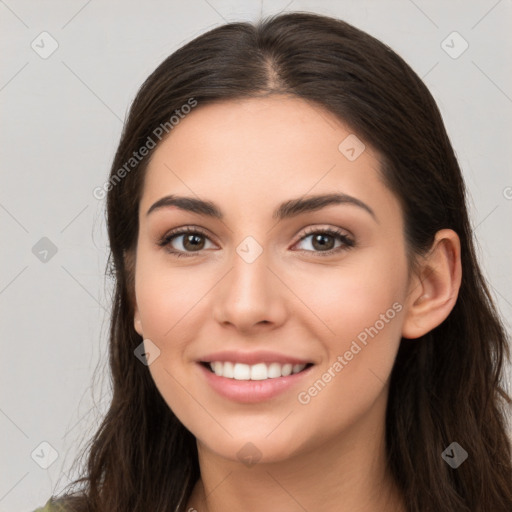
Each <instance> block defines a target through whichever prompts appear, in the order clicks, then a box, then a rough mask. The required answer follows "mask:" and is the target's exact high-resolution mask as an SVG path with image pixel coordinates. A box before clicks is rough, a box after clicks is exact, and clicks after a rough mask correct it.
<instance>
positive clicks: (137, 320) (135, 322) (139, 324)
mask: <svg viewBox="0 0 512 512" xmlns="http://www.w3.org/2000/svg"><path fill="white" fill-rule="evenodd" d="M133 327H134V328H135V331H137V333H138V334H140V335H141V336H142V337H144V336H143V334H142V322H141V321H140V315H139V309H138V308H137V307H135V314H134V317H133Z"/></svg>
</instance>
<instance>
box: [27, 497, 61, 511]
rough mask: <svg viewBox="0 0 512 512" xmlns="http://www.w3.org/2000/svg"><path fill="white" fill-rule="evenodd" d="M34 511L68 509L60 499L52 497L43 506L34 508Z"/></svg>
mask: <svg viewBox="0 0 512 512" xmlns="http://www.w3.org/2000/svg"><path fill="white" fill-rule="evenodd" d="M34 512H66V509H65V508H64V505H63V504H62V502H61V501H60V500H55V499H54V498H50V499H49V500H48V501H47V502H46V503H45V504H44V505H43V506H42V507H39V508H38V509H36V510H34Z"/></svg>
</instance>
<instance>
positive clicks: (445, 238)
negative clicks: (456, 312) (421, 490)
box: [134, 96, 461, 512]
mask: <svg viewBox="0 0 512 512" xmlns="http://www.w3.org/2000/svg"><path fill="white" fill-rule="evenodd" d="M351 133H352V132H351V130H350V128H349V127H348V126H346V125H345V124H344V123H342V122H341V121H339V120H338V119H337V118H335V117H334V116H333V115H332V114H331V113H329V112H327V111H325V110H322V109H320V108H319V107H318V106H315V105H312V104H310V103H308V102H305V101H304V100H301V99H297V98H293V97H288V96H269V97H265V98H257V99H248V100H240V101H232V100H230V101H228V102H223V103H219V104H215V105H204V106H201V105H199V106H198V107H197V108H196V109H195V110H193V111H192V112H191V113H190V114H189V115H187V116H186V118H185V119H184V120H182V121H181V122H180V123H179V125H177V126H176V127H175V128H174V129H173V131H172V132H171V133H170V135H169V136H168V137H167V138H166V139H164V140H163V141H162V142H161V143H160V145H159V146H158V147H157V148H156V149H155V152H154V154H153V156H152V158H151V161H150V164H149V166H148V169H147V175H146V179H145V184H144V189H143V194H142V198H141V202H140V209H139V237H138V244H137V248H136V264H135V298H136V307H135V317H134V326H135V329H136V330H137V332H138V333H139V334H140V335H141V336H142V337H143V339H150V340H151V342H152V343H154V344H155V345H157V346H158V348H159V350H160V355H159V357H157V358H156V359H155V360H154V361H153V362H152V363H151V364H150V366H149V371H150V372H151V376H152V378H153V379H154V382H155V384H156V386H157V388H158V390H159V391H160V393H161V394H162V396H163V398H164V399H165V401H166V402H167V404H168V405H169V407H170V408H171V409H172V410H173V411H174V413H175V414H176V416H177V417H178V418H179V419H180V421H181V422H182V423H183V424H184V425H185V426H186V427H187V428H188V429H189V430H190V431H191V432H192V433H193V434H194V436H195V437H196V439H197V446H198V453H199V463H200V468H201V478H200V480H199V481H198V482H197V484H196V486H195V488H194V491H193V493H192V496H191V498H190V500H189V502H188V506H187V510H188V509H189V508H194V509H196V510H197V511H199V512H203V511H210V512H217V511H225V510H232V511H242V510H243V511H244V512H256V511H265V512H267V511H268V510H280V511H285V512H296V511H303V510H308V511H313V510H333V511H334V510H336V511H351V512H353V511H360V512H363V511H365V512H366V511H368V512H369V511H380V512H382V511H384V512H386V511H394V512H395V511H397V510H404V508H403V500H402V496H401V494H400V492H399V491H398V489H397V486H396V485H395V483H394V482H393V479H392V478H391V476H390V474H389V472H388V470H387V468H386V464H385V445H384V434H385V430H384V419H385V412H386V404H387V399H388V389H389V388H388V385H389V376H390V373H391V370H392V367H393V363H394V360H395V356H396V353H397V350H398V347H399V344H400V340H401V337H402V336H403V337H406V338H417V337H419V336H421V335H423V334H425V333H426V332H428V331H430V330H432V329H433V328H434V327H436V326H437V325H439V324H440V323H441V322H442V321H443V320H444V319H445V318H446V317H447V316H448V314H449V313H450V311H451V309H452V308H453V306H454V304H455V301H456V298H457V293H458V290H459V287H460V279H461V267H460V243H459V239H458V237H457V235H456V233H454V232H453V231H451V230H442V231H440V232H438V233H437V236H436V239H435V242H434V244H433V246H432V250H431V252H430V253H429V254H428V255H427V256H426V257H424V258H421V259H420V260H419V263H420V267H419V270H418V272H417V273H409V268H408V265H407V260H406V246H405V240H404V236H403V226H404V223H403V218H402V211H401V208H400V205H399V202H398V199H397V198H396V196H395V195H394V194H393V193H392V192H391V191H390V190H389V189H388V188H387V187H386V186H385V185H384V183H383V181H382V179H381V177H380V174H379V159H378V154H377V153H376V152H375V151H374V150H372V148H371V147H370V146H369V145H368V144H366V149H365V150H364V151H363V152H362V153H361V154H360V156H359V157H358V158H357V159H356V160H354V161H350V160H349V159H347V158H346V157H345V155H344V154H342V153H341V152H340V151H339V150H338V146H339V144H340V142H341V141H343V140H344V139H345V138H346V137H347V136H348V135H349V134H351ZM333 192H337V193H345V194H349V195H350V196H353V197H355V198H357V199H359V200H360V201H363V202H364V203H365V204H366V205H368V206H369V207H370V208H371V209H372V210H373V211H374V213H375V217H376V219H374V218H373V217H372V216H371V215H370V214H369V213H368V212H367V211H365V210H364V209H363V208H359V207H357V206H354V205H350V204H342V205H339V204H338V205H330V206H327V207H325V208H323V209H321V210H318V211H315V212H307V213H303V214H301V215H299V216H296V217H294V218H290V219H285V220H281V221H279V222H277V221H276V220H274V219H273V218H272V212H273V210H274V208H276V207H277V206H278V205H279V204H280V203H282V202H283V201H286V200H289V199H292V198H300V197H303V196H309V195H314V194H322V193H333ZM168 194H178V195H186V196H193V197H199V198H201V199H203V200H210V201H213V202H214V203H216V204H217V205H218V206H219V207H220V208H221V210H222V211H223V212H224V215H225V218H224V220H222V221H221V220H218V219H213V218H208V217H205V216H201V215H198V214H195V213H190V212H185V211H180V210H179V209H177V208H176V207H168V208H163V209H159V210H156V211H154V212H153V213H151V214H150V215H147V214H146V212H147V211H148V209H149V208H150V206H151V205H152V204H153V203H154V202H156V201H157V200H159V199H160V198H161V197H163V196H165V195H168ZM182 226H194V227H200V228H203V230H205V231H206V232H207V237H206V238H200V241H201V242H202V243H203V244H204V245H203V246H202V249H201V250H200V251H196V252H194V247H193V246H192V245H191V244H188V245H187V244H186V243H185V242H186V240H185V238H186V237H185V236H177V237H176V238H175V239H174V241H172V248H174V249H175V250H177V251H182V252H187V251H188V254H192V256H190V257H182V258H177V257H175V256H173V255H172V254H170V253H169V252H167V251H166V248H165V247H162V246H159V245H158V241H159V240H160V239H161V238H163V237H164V236H165V235H166V234H167V233H169V232H170V231H171V229H174V228H177V227H182ZM310 227H315V228H318V231H320V232H322V228H323V229H325V228H335V229H336V228H338V229H339V230H341V231H342V232H343V233H344V234H346V235H347V236H350V237H351V238H352V239H353V240H354V241H355V246H354V247H351V248H348V249H345V250H342V251H339V252H337V253H334V254H332V255H330V256H327V257H322V254H321V252H322V251H323V250H324V251H325V250H327V249H329V248H333V247H339V246H341V245H342V243H341V242H340V241H338V240H337V239H336V238H335V237H334V238H328V239H327V243H328V244H329V243H330V244H331V245H328V247H327V248H326V249H322V247H321V246H319V245H314V244H313V238H314V236H311V235H310V236H309V237H307V238H306V239H304V240H302V241H300V239H301V238H302V237H303V236H304V230H305V229H306V228H310ZM247 236H252V237H253V238H254V239H255V240H256V241H257V243H258V244H259V246H260V247H261V249H262V250H263V252H262V253H261V254H260V255H259V257H258V258H256V260H255V261H254V262H252V263H247V262H246V261H245V260H244V259H243V258H241V257H240V256H239V255H238V253H237V252H236V249H237V247H238V246H239V244H240V243H241V242H242V241H243V240H244V239H245V238H246V237H247ZM301 250H302V252H301ZM395 303H398V304H399V305H400V306H401V310H400V311H399V312H397V313H396V314H395V315H394V317H393V319H392V320H389V321H388V322H387V323H385V325H384V327H383V328H381V329H380V330H379V331H378V334H377V335H375V336H374V337H373V338H369V340H368V343H367V345H366V346H364V347H363V348H362V350H361V351H360V352H358V353H357V355H355V356H354V357H353V359H352V360H351V361H349V362H348V364H347V365H346V366H344V367H343V369H342V370H341V371H340V372H338V373H337V374H336V377H334V378H332V379H331V381H330V382H329V383H328V384H327V385H326V386H325V387H324V388H323V389H322V391H321V392H319V393H318V394H317V395H316V396H314V397H312V398H311V400H310V401H309V403H307V404H302V403H299V401H298V394H299V392H301V391H305V390H306V391H307V390H308V388H309V387H310V386H312V385H313V384H314V382H315V381H317V380H318V379H320V378H322V375H323V374H324V373H325V372H326V371H327V370H328V368H329V367H332V366H333V363H334V362H335V361H336V360H337V357H338V356H339V355H343V354H344V353H345V352H346V351H347V350H349V348H350V346H351V343H352V342H353V341H354V340H356V339H357V336H358V334H360V333H361V332H362V331H364V329H365V328H368V327H370V326H374V325H375V324H376V321H377V320H379V318H381V317H380V315H381V314H385V313H386V311H387V310H389V309H390V308H392V305H393V304H395ZM146 343H147V342H146ZM223 349H238V350H244V351H250V350H258V349H266V350H273V351H276V352H280V353H283V354H288V355H294V356H297V357H300V358H304V359H307V360H309V361H311V362H314V363H315V366H314V367H313V369H312V372H311V375H310V376H308V377H307V378H305V379H303V380H302V381H301V383H300V385H299V386H297V387H294V388H293V389H292V390H288V391H286V392H284V393H282V394H280V395H279V396H277V397H275V398H273V399H271V400H267V401H264V402H261V403H256V404H240V403H236V402H233V401H230V400H228V399H226V398H224V397H222V396H220V395H218V394H217V393H216V392H215V391H214V390H213V389H211V388H210V386H209V385H208V383H207V382H206V380H205V378H204V376H203V375H202V373H201V371H200V368H199V367H198V364H197V362H196V361H197V360H198V359H200V358H201V356H204V355H206V354H208V353H211V352H213V351H218V350H223ZM248 442H250V443H252V444H253V445H255V446H256V447H257V449H258V450H259V452H260V454H261V458H260V460H259V461H258V462H257V463H255V464H253V465H250V466H248V465H246V464H244V463H243V462H242V461H241V460H240V459H239V457H238V455H237V452H238V451H239V450H240V449H241V448H242V447H243V446H244V445H246V443H248Z"/></svg>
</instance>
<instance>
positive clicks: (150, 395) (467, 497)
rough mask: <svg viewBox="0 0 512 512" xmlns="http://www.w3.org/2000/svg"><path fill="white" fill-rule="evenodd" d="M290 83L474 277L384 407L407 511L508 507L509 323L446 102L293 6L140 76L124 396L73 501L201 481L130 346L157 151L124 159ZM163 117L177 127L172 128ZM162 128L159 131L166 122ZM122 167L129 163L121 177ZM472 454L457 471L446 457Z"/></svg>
mask: <svg viewBox="0 0 512 512" xmlns="http://www.w3.org/2000/svg"><path fill="white" fill-rule="evenodd" d="M272 93H286V94H291V95H294V96H296V97H299V98H302V99H304V100H306V101H308V102H311V103H312V104H315V105H318V106H319V107H323V108H325V109H327V110H328V111H330V112H332V113H334V114H335V115H337V116H338V118H339V119H341V120H342V121H343V122H344V123H346V124H347V125H348V126H350V127H351V129H352V131H353V132H354V133H356V134H357V135H358V137H359V138H360V139H361V140H363V141H366V142H367V143H368V144H370V145H371V146H372V147H373V148H375V149H376V150H377V151H378V153H380V156H381V173H382V176H383V179H384V180H385V182H386V184H387V185H388V186H389V188H390V189H391V190H392V191H393V192H394V193H395V194H396V196H397V197H398V199H399V201H400V203H401V206H402V210H403V215H404V221H405V233H404V235H405V238H406V242H407V246H408V250H409V252H410V254H411V255H412V257H413V258H414V257H415V256H418V255H421V254H424V253H425V251H427V250H428V249H429V248H430V246H431V244H432V242H433V239H434V235H435V233H436V232H437V231H438V230H440V229H442V228H450V229H453V230H454V231H456V232H457V233H458V235H459V237H460V241H461V258H462V269H463V276H462V284H461V287H460V292H459V296H458V300H457V302H456V304H455V306H454V308H453V310H452V312H451V314H450V315H449V317H448V318H447V319H446V320H445V321H444V322H443V323H442V324H441V325H439V326H438V327H437V328H435V329H434V330H432V331H431V332H429V333H428V334H427V335H425V336H423V337H422V338H420V339H416V340H406V339H402V341H401V345H400V349H399V352H398V356H397V359H396V362H395V365H394V368H393V370H392V374H391V384H390V390H389V401H388V409H387V414H386V444H387V454H388V464H389V467H390V470H391V471H392V474H393V475H394V477H395V479H396V481H397V483H398V485H399V487H400V489H401V491H402V493H403V496H404V498H405V503H406V507H407V510H409V511H411V512H419V511H421V512H426V511H432V512H444V511H446V512H448V511H449V512H462V511H467V512H476V511H489V512H506V511H508V512H510V511H511V510H512V455H511V444H510V440H509V438H508V436H507V417H506V408H508V407H509V406H510V404H511V403H512V401H511V399H510V397H509V396H508V394H507V392H506V391H507V390H506V389H505V388H504V386H505V383H504V382H503V377H504V372H503V366H504V364H505V363H506V361H507V359H509V358H510V351H509V347H508V340H507V336H506V332H505V329H504V327H503V324H502V323H501V321H500V318H499V316H498V313H497V311H496V309H495V306H494V304H493V300H492V297H491V294H490V293H489V288H488V286H487V284H486V282H485V280H484V277H483V276H482V273H481V271H480V269H479V266H478V262H477V258H476V255H475V250H474V241H473V232H472V230H471V226H470V222H469V219H468V213H467V208H466V192H465V185H464V182H463V179H462V175H461V170H460V168H459V165H458V163H457V160H456V157H455V155H454V151H453V149H452V146H451V144H450V141H449V139H448V135H447V133H446V130H445V127H444V125H443V122H442V118H441V115H440V113H439V110H438V108H437V106H436V103H435V101H434V99H433V97H432V95H431V94H430V93H429V91H428V89H427V88H426V86H425V85H424V83H423V82H422V81H421V79H420V78H419V77H418V76H417V75H416V74H415V73H414V72H413V71H412V69H411V68H410V67H409V66H408V65H407V64H406V63H405V62H404V61H403V60H402V58H400V57H399V56H398V55H397V54H396V53H394V52H393V51H392V50H391V49H390V48H389V47H388V46H386V45H385V44H383V43H381V42H380V41H378V40H377V39H375V38H373V37H371V36H370V35H368V34H366V33H365V32H362V31H361V30H358V29H356V28H355V27H353V26H351V25H349V24H347V23H345V22H343V21H340V20H337V19H334V18H329V17H325V16H320V15H316V14H310V13H299V12H296V13H288V14H283V15H277V16H273V17H269V18H266V19H265V20H262V21H260V22H259V23H257V24H254V25H253V24H250V23H229V24H226V25H223V26H220V27H218V28H215V29H213V30H210V31H209V32H207V33H205V34H203V35H201V36H199V37H197V38H196V39H194V40H193V41H191V42H189V43H187V44H186V45H184V46H183V47H181V48H180V49H178V50H177V51H176V52H175V53H173V54H172V55H170V56H169V57H168V58H167V59H165V60H164V62H162V64H161V65H159V66H158V68H157V69H156V70H155V71H154V72H153V73H152V74H151V75H150V76H149V77H148V78H147V80H146V81H145V82H144V84H143V85H142V86H141V88H140V90H139V92H138V94H137V96H136V98H135V100H134V102H133V104H132V106H131V110H130V112H129V116H128V119H127V121H126V124H125V127H124V131H123V133H122V136H121V140H120V143H119V147H118V149H117V152H116V155H115V158H114V161H113V165H112V169H111V173H110V178H109V184H108V187H106V189H105V190H108V195H107V217H108V235H109V240H110V249H111V254H110V257H109V261H108V267H107V270H108V272H109V273H110V274H111V276H112V277H113V278H114V280H115V294H114V296H113V308H112V317H111V324H110V352H109V363H110V369H111V373H112V386H113V397H112V402H111V404H110V408H109V410H108V412H107V414H106V415H105V417H104V419H103V422H102V424H101V426H100V427H99V429H98V431H97V432H96V433H95V435H94V436H93V438H92V439H91V441H90V443H89V445H88V446H87V464H86V465H85V467H84V472H83V473H82V475H83V476H82V477H81V478H79V479H77V480H75V482H73V483H72V484H71V485H70V489H71V487H73V488H74V489H73V490H74V492H73V493H71V492H68V493H67V494H66V496H65V500H64V502H65V503H67V504H68V506H69V509H70V510H77V511H90V512H148V511H151V512H164V511H165V512H168V511H179V512H181V511H184V510H185V506H186V504H187V500H188V498H189V496H190V493H191V490H192V488H193V486H194V484H195V482H196V481H197V479H198V478H199V466H198V457H197V449H196V443H195V438H194V436H193V435H192V434H191V433H190V432H189V431H188V430H187V429H186V428H185V427H184V426H183V425H182V424H181V423H180V421H179V420H178V419H177V418H176V416H175V415H174V414H173V412H172V410H170V409H169V407H168V406H167V404H166V403H165V402H164V400H163V398H162V397H161V395H160V394H159V392H158V390H157V388H156V386H155V384H154V382H153V380H152V378H151V376H150V373H149V370H148V367H147V366H145V365H143V364H141V363H140V361H139V360H138V359H137V358H136V357H135V356H134V349H135V348H136V347H137V346H138V345H139V344H140V343H141V341H142V339H141V337H140V336H139V335H138V334H137V333H136V331H135V330H134V326H133V314H134V308H133V286H134V281H133V271H134V253H135V247H136V242H137V236H138V207H139V201H140V198H141V193H142V189H143V183H144V173H145V169H146V167H147V163H148V159H149V157H150V156H151V154H152V152H151V150H150V151H149V154H148V155H147V156H146V157H145V158H143V159H141V161H140V162H137V163H136V165H135V164H134V165H132V164H133V161H132V162H131V164H130V165H131V167H129V168H127V167H126V163H127V162H129V161H130V158H132V156H133V153H134V152H137V151H138V150H139V149H140V148H142V147H143V146H148V141H149V138H151V139H152V140H154V139H155V130H156V129H157V128H158V127H159V126H167V130H166V131H170V130H171V129H172V128H171V126H170V125H169V120H170V119H171V117H172V116H173V115H176V114H175V112H176V110H180V109H181V108H182V106H183V105H186V104H190V101H191V100H192V101H195V102H197V105H198V106H197V108H200V107H201V105H206V104H208V103H211V102H218V101H225V100H232V99H237V98H248V97H256V96H261V95H265V94H272ZM165 123H167V125H165ZM158 133H159V132H158ZM123 166H124V169H125V172H124V173H120V169H122V168H123ZM452 442H457V443H458V444H459V445H460V446H462V447H463V448H464V449H465V450H466V451H467V452H468V460H467V461H465V462H464V463H463V464H462V465H460V466H459V467H458V468H457V469H453V468H452V467H450V466H449V465H448V464H447V463H446V462H445V461H444V460H443V458H442V457H441V454H442V452H443V451H444V450H445V448H446V447H447V446H449V445H450V444H451V443H452Z"/></svg>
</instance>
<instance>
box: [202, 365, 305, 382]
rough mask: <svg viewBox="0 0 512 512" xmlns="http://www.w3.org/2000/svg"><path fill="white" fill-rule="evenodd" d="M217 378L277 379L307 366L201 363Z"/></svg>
mask: <svg viewBox="0 0 512 512" xmlns="http://www.w3.org/2000/svg"><path fill="white" fill-rule="evenodd" d="M203 364H205V365H207V367H208V368H209V369H210V370H211V371H212V372H213V373H215V375H217V376H219V377H225V378H227V379H234V380H267V379H277V378H279V377H288V376H289V375H294V374H296V373H299V372H301V371H303V370H304V369H305V368H306V367H307V366H310V365H311V363H308V364H291V363H284V364H281V363H277V362H274V363H257V364H252V365H249V364H244V363H234V362H230V361H212V362H210V363H203Z"/></svg>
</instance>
